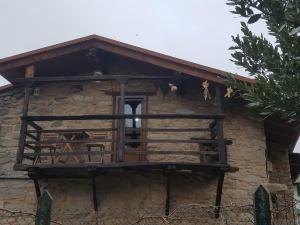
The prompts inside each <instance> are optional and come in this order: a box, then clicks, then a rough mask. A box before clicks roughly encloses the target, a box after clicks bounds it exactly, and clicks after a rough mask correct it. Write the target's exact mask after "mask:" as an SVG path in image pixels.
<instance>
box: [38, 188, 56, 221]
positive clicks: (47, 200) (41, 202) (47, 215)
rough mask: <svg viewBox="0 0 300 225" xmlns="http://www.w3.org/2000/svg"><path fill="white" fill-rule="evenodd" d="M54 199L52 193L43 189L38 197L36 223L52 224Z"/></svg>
mask: <svg viewBox="0 0 300 225" xmlns="http://www.w3.org/2000/svg"><path fill="white" fill-rule="evenodd" d="M52 201H53V199H52V197H51V195H50V193H49V192H48V191H47V190H45V191H43V193H42V195H41V196H40V197H39V199H38V205H37V212H36V218H35V225H50V220H51V207H52Z"/></svg>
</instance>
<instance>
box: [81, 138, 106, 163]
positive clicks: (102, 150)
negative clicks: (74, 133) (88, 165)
mask: <svg viewBox="0 0 300 225" xmlns="http://www.w3.org/2000/svg"><path fill="white" fill-rule="evenodd" d="M88 134H89V137H90V139H91V140H93V139H94V140H95V139H106V137H107V134H106V133H105V132H89V133H88ZM86 147H87V150H88V162H92V158H91V153H90V152H91V150H92V148H96V149H99V151H100V162H101V163H104V155H105V143H104V142H93V141H91V142H90V143H87V144H86Z"/></svg>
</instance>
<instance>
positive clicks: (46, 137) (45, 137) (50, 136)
mask: <svg viewBox="0 0 300 225" xmlns="http://www.w3.org/2000/svg"><path fill="white" fill-rule="evenodd" d="M58 139H59V134H57V133H42V134H41V141H54V143H53V144H37V145H36V149H38V150H37V151H38V152H37V155H36V157H35V160H34V164H36V163H37V162H38V161H39V162H40V163H42V157H41V156H40V153H41V152H42V150H43V149H49V152H50V154H51V155H50V157H51V164H54V163H55V156H54V155H53V153H55V152H56V150H57V149H58V148H61V145H59V144H57V143H55V141H57V140H58Z"/></svg>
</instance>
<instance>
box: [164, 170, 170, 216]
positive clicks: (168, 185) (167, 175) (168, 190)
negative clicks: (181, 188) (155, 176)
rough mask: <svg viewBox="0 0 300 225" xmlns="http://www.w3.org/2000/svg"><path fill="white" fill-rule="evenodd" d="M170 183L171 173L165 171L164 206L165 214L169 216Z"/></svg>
mask: <svg viewBox="0 0 300 225" xmlns="http://www.w3.org/2000/svg"><path fill="white" fill-rule="evenodd" d="M170 184H171V174H170V172H167V173H166V208H165V215H166V216H169V214H170Z"/></svg>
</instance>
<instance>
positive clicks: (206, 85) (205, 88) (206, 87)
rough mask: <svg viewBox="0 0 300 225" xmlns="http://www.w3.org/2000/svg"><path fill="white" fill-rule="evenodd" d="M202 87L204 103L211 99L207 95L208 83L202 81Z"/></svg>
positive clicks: (208, 94)
mask: <svg viewBox="0 0 300 225" xmlns="http://www.w3.org/2000/svg"><path fill="white" fill-rule="evenodd" d="M202 87H203V89H204V93H203V95H204V99H205V101H206V99H211V96H210V93H209V90H208V87H209V83H208V81H207V80H206V81H204V82H202Z"/></svg>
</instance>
